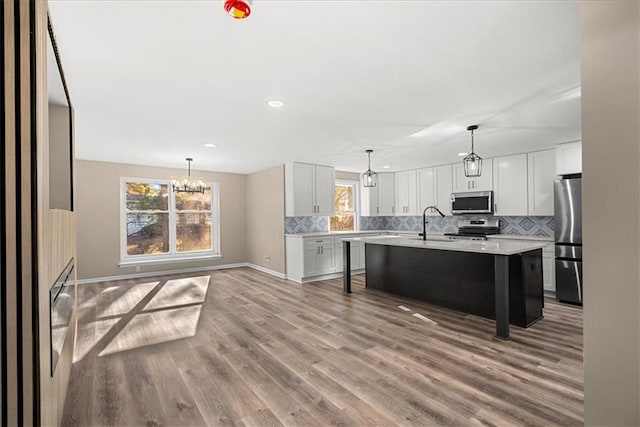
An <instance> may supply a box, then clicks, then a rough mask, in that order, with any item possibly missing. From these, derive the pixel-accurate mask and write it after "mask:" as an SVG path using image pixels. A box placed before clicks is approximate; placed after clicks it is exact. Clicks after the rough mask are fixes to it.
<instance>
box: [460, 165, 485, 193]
mask: <svg viewBox="0 0 640 427" xmlns="http://www.w3.org/2000/svg"><path fill="white" fill-rule="evenodd" d="M483 169H484V168H483ZM453 190H454V193H464V192H466V191H473V188H471V180H470V179H469V178H467V177H466V176H464V165H463V164H462V162H459V163H454V164H453Z"/></svg>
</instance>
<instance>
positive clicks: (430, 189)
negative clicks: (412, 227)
mask: <svg viewBox="0 0 640 427" xmlns="http://www.w3.org/2000/svg"><path fill="white" fill-rule="evenodd" d="M451 174H452V167H451V165H444V166H437V167H432V168H424V169H418V171H417V175H418V176H417V178H418V212H417V214H418V215H420V214H421V213H422V211H423V210H424V209H425V208H426V207H427V206H436V207H437V208H438V209H440V210H441V211H442V213H443V214H445V215H451V193H452V190H453V181H452V175H451ZM427 215H438V214H437V213H436V212H432V211H429V212H427Z"/></svg>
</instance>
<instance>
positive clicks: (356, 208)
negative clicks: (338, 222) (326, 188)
mask: <svg viewBox="0 0 640 427" xmlns="http://www.w3.org/2000/svg"><path fill="white" fill-rule="evenodd" d="M333 185H334V187H337V186H338V185H350V186H353V188H354V191H353V217H354V220H353V227H354V230H353V231H351V230H348V231H344V233H355V232H358V231H360V181H352V180H349V179H336V180H335V183H334V184H333ZM333 203H334V204H335V198H334V201H333ZM333 208H334V212H336V213H337V212H338V211H337V210H335V205H334V207H333ZM332 216H336V215H331V216H329V231H338V232H342V230H332V229H331V217H332Z"/></svg>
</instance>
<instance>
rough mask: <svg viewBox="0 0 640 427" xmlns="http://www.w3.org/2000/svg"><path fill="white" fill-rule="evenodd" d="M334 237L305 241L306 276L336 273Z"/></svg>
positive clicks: (304, 270)
mask: <svg viewBox="0 0 640 427" xmlns="http://www.w3.org/2000/svg"><path fill="white" fill-rule="evenodd" d="M334 252H335V251H334V247H333V237H329V238H322V239H318V238H310V239H304V268H303V272H304V276H305V277H313V276H320V275H323V274H331V273H333V272H334V271H335V260H334Z"/></svg>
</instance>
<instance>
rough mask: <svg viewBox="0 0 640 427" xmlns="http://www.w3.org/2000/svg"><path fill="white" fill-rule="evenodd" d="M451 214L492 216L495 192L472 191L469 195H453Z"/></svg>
mask: <svg viewBox="0 0 640 427" xmlns="http://www.w3.org/2000/svg"><path fill="white" fill-rule="evenodd" d="M451 213H453V214H454V215H461V214H492V213H493V191H471V192H468V193H452V194H451Z"/></svg>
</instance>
